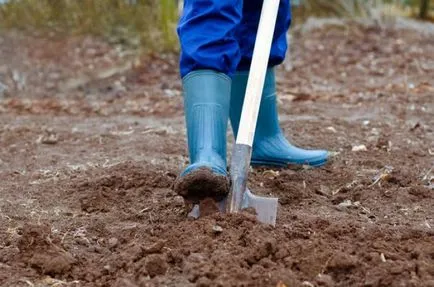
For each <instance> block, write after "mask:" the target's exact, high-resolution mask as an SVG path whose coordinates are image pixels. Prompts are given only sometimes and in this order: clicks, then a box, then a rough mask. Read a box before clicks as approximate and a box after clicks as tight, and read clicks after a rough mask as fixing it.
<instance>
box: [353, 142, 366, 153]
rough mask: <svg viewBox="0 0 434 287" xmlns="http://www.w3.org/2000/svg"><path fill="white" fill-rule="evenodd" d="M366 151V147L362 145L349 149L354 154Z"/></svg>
mask: <svg viewBox="0 0 434 287" xmlns="http://www.w3.org/2000/svg"><path fill="white" fill-rule="evenodd" d="M367 150H368V149H367V148H366V146H365V145H364V144H362V145H357V146H353V148H352V149H351V151H354V152H359V151H367Z"/></svg>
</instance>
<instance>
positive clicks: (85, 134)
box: [0, 23, 434, 287]
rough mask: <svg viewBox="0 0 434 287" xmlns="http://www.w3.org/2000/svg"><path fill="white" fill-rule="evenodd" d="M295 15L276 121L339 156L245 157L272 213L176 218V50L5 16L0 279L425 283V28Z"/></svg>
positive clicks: (37, 282)
mask: <svg viewBox="0 0 434 287" xmlns="http://www.w3.org/2000/svg"><path fill="white" fill-rule="evenodd" d="M302 31H303V30H302ZM302 31H301V32H297V33H296V34H295V35H294V37H293V45H292V49H291V53H292V55H291V59H290V62H288V63H286V65H285V66H286V68H287V70H285V69H284V68H283V67H282V68H281V69H280V70H279V72H278V82H279V83H278V89H279V101H280V107H281V115H282V116H281V122H282V126H283V128H284V131H285V133H286V134H287V136H288V137H291V138H292V140H293V141H294V142H295V143H298V144H300V145H302V146H306V147H321V148H327V149H329V150H332V151H336V152H337V156H336V157H335V158H334V160H333V162H332V163H330V164H328V165H327V166H325V167H323V168H320V169H309V168H306V167H295V166H290V167H288V168H287V169H272V170H270V169H264V168H258V169H255V170H254V171H253V172H252V174H251V178H250V183H249V185H250V186H251V188H252V189H253V190H254V191H255V192H258V193H261V194H264V195H273V196H278V197H279V201H280V206H279V216H278V222H277V226H276V228H272V227H269V226H264V225H261V224H258V223H257V222H256V221H255V219H254V217H253V216H252V215H251V214H248V213H246V214H240V215H225V216H223V215H221V214H211V215H208V216H206V217H204V218H202V219H200V220H191V219H187V218H186V215H187V213H186V208H185V206H184V202H183V200H182V198H180V197H179V196H177V195H176V194H175V193H174V192H173V190H172V185H173V183H174V180H175V178H176V176H177V174H178V172H179V171H180V169H181V167H182V166H183V165H184V164H185V163H186V162H187V151H186V145H185V130H184V124H183V116H182V98H181V96H180V95H181V92H180V82H179V79H178V75H177V64H176V63H177V59H176V57H175V56H170V55H166V56H158V57H147V58H140V59H139V58H136V57H135V56H132V55H134V54H133V53H131V52H130V51H123V50H122V49H121V47H111V46H109V45H106V44H105V43H101V42H100V41H98V40H96V39H91V38H87V39H69V40H67V41H65V40H59V39H51V41H46V40H44V39H41V38H36V37H30V36H22V35H17V34H13V33H4V34H0V43H1V44H0V82H1V83H2V84H3V85H4V87H7V88H6V89H3V92H0V142H1V146H2V148H1V149H0V181H1V185H0V191H1V192H0V194H1V200H0V245H1V248H0V285H1V286H128V287H132V286H279V287H283V286H306V287H309V286H328V287H330V286H425V287H428V286H434V208H433V206H434V191H433V176H434V175H433V163H434V160H433V159H434V157H433V154H434V146H433V143H434V131H433V127H434V110H433V109H434V101H433V94H434V50H433V49H432V47H433V46H434V38H433V37H431V36H427V35H426V34H422V33H419V32H418V31H415V30H406V29H403V28H399V29H398V28H394V27H380V26H376V25H361V24H356V23H346V24H345V25H344V26H339V25H337V26H336V25H335V26H327V27H323V28H315V29H312V30H309V31H308V32H302ZM126 63H129V64H126ZM229 140H230V141H232V138H229ZM229 150H230V149H229Z"/></svg>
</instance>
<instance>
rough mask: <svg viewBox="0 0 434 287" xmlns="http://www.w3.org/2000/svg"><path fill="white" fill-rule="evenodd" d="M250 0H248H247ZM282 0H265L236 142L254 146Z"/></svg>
mask: <svg viewBox="0 0 434 287" xmlns="http://www.w3.org/2000/svg"><path fill="white" fill-rule="evenodd" d="M247 1H248V0H247ZM279 3H280V0H264V3H263V6H262V11H261V18H260V21H259V27H258V32H257V35H256V41H255V48H254V50H253V58H252V64H251V67H250V73H249V79H248V81H247V88H246V95H245V98H244V103H243V110H242V112H241V119H240V125H239V129H238V136H237V140H236V143H237V144H244V145H248V146H250V147H251V146H252V144H253V138H254V135H255V129H256V121H257V120H258V113H259V106H260V103H261V95H262V90H263V88H264V82H265V75H266V73H267V66H268V60H269V57H270V50H271V44H272V42H273V35H274V28H275V26H276V19H277V13H278V11H279Z"/></svg>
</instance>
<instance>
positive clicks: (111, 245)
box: [108, 237, 119, 248]
mask: <svg viewBox="0 0 434 287" xmlns="http://www.w3.org/2000/svg"><path fill="white" fill-rule="evenodd" d="M118 243H119V240H118V239H117V238H115V237H112V238H110V239H109V241H108V246H109V248H115V247H116V246H118Z"/></svg>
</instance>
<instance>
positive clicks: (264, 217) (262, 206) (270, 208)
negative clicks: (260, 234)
mask: <svg viewBox="0 0 434 287" xmlns="http://www.w3.org/2000/svg"><path fill="white" fill-rule="evenodd" d="M277 203H278V199H277V198H276V197H263V196H257V195H254V194H253V193H252V192H251V191H250V190H249V189H248V188H246V191H245V192H244V197H243V201H242V203H241V208H243V209H244V208H253V209H254V210H255V212H256V218H257V219H258V221H259V222H262V223H265V224H271V225H273V226H275V225H276V218H277Z"/></svg>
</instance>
